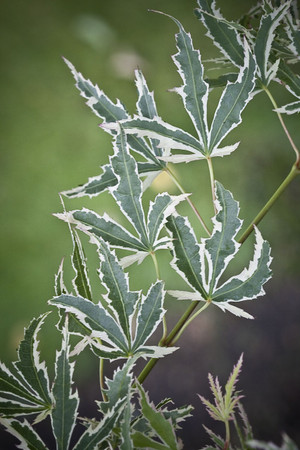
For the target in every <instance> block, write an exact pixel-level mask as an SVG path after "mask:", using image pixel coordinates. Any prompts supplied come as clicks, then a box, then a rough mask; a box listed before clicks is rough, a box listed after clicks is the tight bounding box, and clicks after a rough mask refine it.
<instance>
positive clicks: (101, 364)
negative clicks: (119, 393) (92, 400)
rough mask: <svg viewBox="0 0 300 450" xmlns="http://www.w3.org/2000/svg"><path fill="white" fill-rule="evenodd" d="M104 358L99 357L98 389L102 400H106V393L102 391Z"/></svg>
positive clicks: (103, 387)
mask: <svg viewBox="0 0 300 450" xmlns="http://www.w3.org/2000/svg"><path fill="white" fill-rule="evenodd" d="M103 367H104V359H103V358H100V364H99V379H100V390H101V394H102V398H103V401H104V402H107V400H108V398H107V395H106V394H105V392H104V389H105V384H104V370H103Z"/></svg>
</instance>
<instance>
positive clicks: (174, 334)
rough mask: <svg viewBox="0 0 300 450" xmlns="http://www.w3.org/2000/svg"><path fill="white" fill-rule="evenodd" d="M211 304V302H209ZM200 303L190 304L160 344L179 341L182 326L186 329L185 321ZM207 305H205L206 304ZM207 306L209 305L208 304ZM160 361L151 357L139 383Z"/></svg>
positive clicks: (165, 345)
mask: <svg viewBox="0 0 300 450" xmlns="http://www.w3.org/2000/svg"><path fill="white" fill-rule="evenodd" d="M208 304H209V303H208ZM198 305H199V303H198V302H192V303H191V304H190V306H189V307H188V308H187V310H186V311H185V313H184V314H183V315H182V316H181V317H180V319H179V320H178V322H177V323H176V325H175V326H174V327H173V329H172V330H171V332H170V333H169V335H168V336H167V337H166V338H165V340H164V341H160V343H159V345H160V346H161V347H162V346H164V347H170V346H171V345H173V344H174V343H175V342H176V341H177V336H178V334H179V336H180V335H181V334H182V331H181V330H182V328H183V329H185V328H186V327H185V323H186V322H187V321H188V319H189V317H190V316H191V315H192V314H193V312H194V310H195V309H196V308H197V306H198ZM204 306H205V305H204ZM206 307H207V306H206ZM203 309H205V308H203V307H202V308H201V309H200V310H199V312H198V313H200V312H201V311H203ZM198 313H196V314H194V315H193V316H192V317H193V318H195V317H196V316H197V315H198ZM157 361H159V359H157V358H151V359H150V360H149V362H148V363H147V364H146V365H145V367H144V369H143V370H142V372H141V373H140V374H139V376H138V381H139V383H143V381H144V380H145V379H146V377H147V376H148V375H149V373H150V372H151V370H152V369H153V367H154V366H155V364H156V363H157Z"/></svg>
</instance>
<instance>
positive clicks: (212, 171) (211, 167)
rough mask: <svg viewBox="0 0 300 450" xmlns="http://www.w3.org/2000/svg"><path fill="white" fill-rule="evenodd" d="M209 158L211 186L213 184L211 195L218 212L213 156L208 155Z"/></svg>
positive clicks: (215, 209)
mask: <svg viewBox="0 0 300 450" xmlns="http://www.w3.org/2000/svg"><path fill="white" fill-rule="evenodd" d="M206 160H207V164H208V170H209V178H210V186H211V195H212V200H213V205H214V211H215V214H216V213H217V208H216V194H215V175H214V168H213V163H212V160H211V158H210V157H209V156H208V157H207V158H206Z"/></svg>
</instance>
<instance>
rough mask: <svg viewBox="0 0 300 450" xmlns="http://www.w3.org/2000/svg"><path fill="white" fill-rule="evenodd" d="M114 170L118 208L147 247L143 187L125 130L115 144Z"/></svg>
mask: <svg viewBox="0 0 300 450" xmlns="http://www.w3.org/2000/svg"><path fill="white" fill-rule="evenodd" d="M110 163H111V166H112V169H113V171H114V173H115V175H116V177H117V179H118V184H117V186H114V187H112V188H110V192H111V194H112V195H113V197H114V198H115V200H116V202H117V204H118V206H119V207H120V209H121V211H122V212H123V214H124V215H125V216H126V217H127V219H128V220H129V222H130V223H131V224H132V225H133V227H134V228H135V230H136V231H137V233H138V234H139V236H140V239H141V241H142V242H143V244H144V245H145V246H148V244H149V242H148V236H147V227H146V223H145V216H144V211H143V207H142V185H141V181H140V179H139V176H138V173H137V164H136V161H135V159H134V158H133V157H132V156H131V155H130V153H129V148H128V144H127V140H126V136H125V133H124V130H122V129H121V128H120V130H119V133H118V135H117V137H116V140H115V142H114V156H112V157H111V158H110Z"/></svg>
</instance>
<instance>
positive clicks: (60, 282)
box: [54, 259, 68, 295]
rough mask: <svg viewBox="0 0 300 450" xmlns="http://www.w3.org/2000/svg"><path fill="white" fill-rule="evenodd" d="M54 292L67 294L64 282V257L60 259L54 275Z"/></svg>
mask: <svg viewBox="0 0 300 450" xmlns="http://www.w3.org/2000/svg"><path fill="white" fill-rule="evenodd" d="M54 292H55V295H61V294H67V292H68V290H67V288H66V286H65V282H64V259H62V261H61V263H60V265H59V268H58V271H57V273H56V275H55V282H54Z"/></svg>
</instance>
